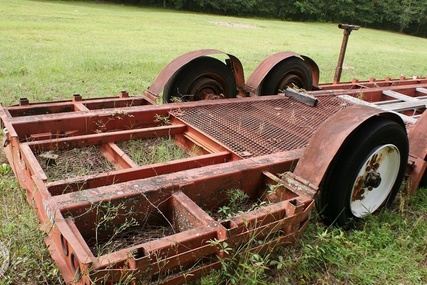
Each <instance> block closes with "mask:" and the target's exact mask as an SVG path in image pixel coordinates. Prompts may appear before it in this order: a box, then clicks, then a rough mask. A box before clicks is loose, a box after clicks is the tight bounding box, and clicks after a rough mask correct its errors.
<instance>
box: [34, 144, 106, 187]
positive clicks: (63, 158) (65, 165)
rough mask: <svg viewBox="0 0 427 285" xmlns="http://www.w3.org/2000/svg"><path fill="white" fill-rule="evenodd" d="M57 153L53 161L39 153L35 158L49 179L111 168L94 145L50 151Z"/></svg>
mask: <svg viewBox="0 0 427 285" xmlns="http://www.w3.org/2000/svg"><path fill="white" fill-rule="evenodd" d="M52 154H55V155H57V159H56V160H55V161H49V159H48V160H46V159H45V158H43V157H41V156H40V155H38V156H37V160H38V162H39V163H40V165H41V167H42V168H43V170H44V171H45V173H46V176H47V177H48V179H49V181H56V180H63V179H67V178H75V177H79V176H85V175H90V174H98V173H103V172H107V171H109V170H113V166H112V165H111V163H110V162H109V161H108V160H107V159H106V158H105V157H104V156H103V155H102V154H101V153H100V151H99V150H98V148H97V147H96V146H89V147H83V148H75V149H70V150H58V151H52Z"/></svg>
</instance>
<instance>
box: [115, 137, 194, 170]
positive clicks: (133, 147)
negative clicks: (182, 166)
mask: <svg viewBox="0 0 427 285" xmlns="http://www.w3.org/2000/svg"><path fill="white" fill-rule="evenodd" d="M117 145H118V146H119V147H120V148H121V149H122V150H123V151H124V152H125V153H126V154H127V155H128V156H129V157H130V158H131V159H132V160H133V161H134V162H135V163H136V164H138V165H147V164H154V163H161V162H168V161H171V160H176V159H181V158H187V157H191V156H194V155H195V154H194V153H192V152H190V153H186V152H185V151H184V150H183V149H182V148H181V147H179V146H177V145H176V144H175V140H173V139H171V138H167V137H158V138H152V139H144V140H142V139H141V140H129V141H123V142H118V143H117Z"/></svg>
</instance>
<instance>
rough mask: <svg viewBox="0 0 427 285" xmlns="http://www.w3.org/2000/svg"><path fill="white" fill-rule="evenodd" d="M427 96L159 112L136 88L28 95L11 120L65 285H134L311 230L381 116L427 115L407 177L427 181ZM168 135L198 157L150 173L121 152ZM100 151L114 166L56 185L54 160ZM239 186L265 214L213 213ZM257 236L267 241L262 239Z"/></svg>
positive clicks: (11, 148)
mask: <svg viewBox="0 0 427 285" xmlns="http://www.w3.org/2000/svg"><path fill="white" fill-rule="evenodd" d="M426 88H427V78H417V79H410V80H404V79H399V80H384V81H374V80H371V81H368V82H354V83H343V84H341V85H322V86H319V89H320V90H318V91H313V92H310V94H311V95H313V96H315V97H316V98H317V100H318V104H317V106H316V107H311V106H307V105H305V104H303V103H301V102H298V101H296V100H294V99H292V98H289V97H285V96H283V95H277V96H263V97H250V98H236V99H228V100H219V101H203V102H187V103H177V104H169V105H150V102H151V101H150V98H148V99H147V98H146V97H129V96H128V94H127V93H126V92H122V93H121V94H120V96H118V97H115V98H103V99H90V100H84V99H83V98H82V97H81V96H80V95H75V96H73V99H72V100H67V101H60V102H54V103H52V102H49V103H31V102H28V100H22V102H21V104H20V105H17V106H10V107H1V108H0V117H1V119H2V127H3V128H5V129H6V130H7V132H6V134H5V136H4V140H3V145H4V149H5V152H6V155H7V158H8V160H9V162H10V164H11V166H12V168H13V170H14V172H15V175H16V176H17V178H18V180H19V182H20V185H21V186H22V187H24V188H25V189H26V194H27V198H28V201H29V202H30V204H31V205H33V206H34V208H35V210H36V213H37V215H38V217H39V219H40V222H41V225H42V228H43V229H44V230H45V231H46V233H47V234H48V238H47V243H48V245H49V247H50V249H51V252H52V257H53V258H54V260H55V262H56V263H57V264H58V266H59V268H60V271H61V274H62V275H63V277H64V279H65V280H66V282H69V283H70V284H92V283H91V282H93V283H101V280H106V281H107V282H110V283H115V282H120V281H121V280H123V279H125V278H131V279H132V278H133V279H135V280H143V279H148V281H150V282H159V283H162V284H183V283H186V282H189V281H191V280H194V279H196V278H199V277H200V276H203V275H205V274H206V273H207V272H209V271H210V270H212V269H218V268H219V267H220V262H219V258H224V257H225V255H224V253H223V252H222V251H221V250H220V248H219V247H218V246H213V245H212V244H211V243H210V242H209V241H214V240H222V241H225V242H227V243H228V244H229V246H230V247H231V248H232V249H233V251H236V250H237V248H239V246H241V245H242V244H245V245H247V246H248V247H249V249H250V250H253V251H260V252H262V251H267V250H270V249H272V248H273V247H275V246H277V245H284V244H292V243H294V242H295V241H296V240H297V239H298V238H299V236H300V235H301V233H302V232H303V231H304V229H305V227H306V225H307V219H308V214H309V212H310V211H311V209H312V207H313V197H314V195H315V194H316V191H317V186H318V185H319V183H320V181H321V179H322V177H323V176H322V175H323V174H324V172H325V171H326V168H327V165H328V162H329V161H331V159H333V156H334V154H335V152H336V151H337V149H338V148H339V146H340V143H341V142H342V141H343V140H345V138H346V136H347V135H348V134H349V133H351V131H352V130H354V129H355V128H357V126H358V125H359V124H361V122H363V121H365V120H367V119H369V118H371V117H372V116H377V115H380V116H387V117H388V118H390V119H393V120H396V121H399V122H401V119H400V117H399V114H400V115H404V116H407V117H410V118H412V119H413V120H415V121H416V120H419V123H420V124H418V123H416V124H415V125H413V124H411V123H408V124H407V128H408V129H409V130H410V136H409V138H410V141H411V140H413V143H412V144H411V153H412V154H413V156H412V158H413V159H414V160H417V161H418V162H419V163H420V164H416V163H415V164H412V168H411V167H408V173H409V174H411V170H413V169H414V170H413V172H412V173H417V174H416V175H417V176H416V177H417V179H419V177H420V175H421V174H420V173H422V174H423V172H424V170H425V155H426V154H425V138H424V136H423V131H424V130H425V127H426V126H425V124H426V122H425V119H424V117H425V115H421V114H423V112H424V110H425V106H424V107H419V106H418V104H415V105H414V103H418V102H415V101H414V100H423V99H422V97H423V96H425V93H424V90H425V89H426ZM390 91H393V92H398V93H399V94H396V93H390ZM361 94H362V95H361ZM340 95H349V96H350V97H352V98H355V99H357V98H362V97H363V99H365V100H366V101H368V103H369V104H372V105H374V107H366V106H359V105H356V106H355V104H358V102H359V101H357V100H356V101H355V102H348V101H346V100H344V99H341V98H339V97H338V96H340ZM390 96H394V98H392V97H390ZM405 96H406V97H405ZM396 97H397V98H399V99H396ZM407 97H410V98H409V99H408V98H407ZM359 100H360V99H359ZM384 102H385V103H384ZM151 103H152V102H151ZM402 103H404V104H406V105H405V106H406V107H407V108H409V109H405V108H404V109H402ZM399 104H400V105H399ZM409 105H410V106H409ZM384 106H387V108H389V109H390V110H394V108H395V107H396V108H397V106H398V108H399V109H398V110H396V111H393V112H396V114H393V113H390V111H384V110H381V108H384ZM408 106H409V107H408ZM414 106H415V107H414ZM410 112H412V113H411V114H409V113H410ZM420 115H421V118H419V116H420ZM324 121H326V123H324V124H322V122H324ZM157 137H167V138H169V137H170V138H172V139H174V140H175V141H176V144H177V145H179V146H180V147H182V148H183V149H185V150H187V151H188V152H190V150H197V151H195V155H194V156H192V157H187V158H182V159H177V160H171V161H169V162H166V163H155V164H148V165H139V164H138V163H136V162H135V161H134V160H132V159H131V158H130V157H129V156H128V154H127V153H126V152H125V151H124V150H123V149H122V148H121V147H120V142H124V141H130V140H135V139H141V140H147V139H150V138H157ZM141 144H142V143H141ZM307 145H308V146H307ZM89 147H92V148H91V151H93V152H92V154H89V156H88V157H89V158H94V154H95V153H96V154H97V157H98V156H100V157H101V158H103V159H104V160H105V161H106V162H108V163H109V164H110V165H111V167H110V168H107V169H101V171H98V172H96V171H95V172H90V173H87V174H84V175H78V174H77V175H74V176H72V175H73V173H71V172H70V173H69V175H68V177H67V178H59V179H52V177H51V176H50V175H49V173H48V172H49V169H51V168H54V167H57V164H60V163H57V164H51V163H49V162H48V161H47V160H48V159H49V158H52V157H55V160H60V159H61V156H63V155H64V153H65V152H69V151H74V150H81V149H85V148H89ZM40 155H41V156H42V157H40ZM55 155H58V157H56V156H55ZM43 156H44V157H45V158H44V159H43ZM46 157H47V158H46ZM90 161H91V159H88V160H87V162H88V164H89V162H90ZM418 162H417V163H418ZM297 163H298V164H297ZM295 165H297V167H296V169H295V171H294V172H293V173H291V172H290V171H292V170H293V168H294V167H295ZM414 165H415V166H414ZM283 173H285V174H283ZM268 185H274V187H273V188H274V189H275V190H274V191H271V189H272V188H271V187H269V186H268ZM227 189H240V190H242V191H244V192H245V193H246V194H247V195H248V196H249V197H250V199H251V200H252V201H253V202H257V201H262V202H265V203H266V205H264V204H263V205H264V206H263V207H261V208H255V209H253V210H251V211H248V212H245V213H241V214H234V215H232V217H231V218H225V219H221V218H218V217H216V216H215V215H214V214H213V213H214V212H215V211H216V210H217V209H218V207H220V206H222V205H226V203H227V196H226V191H227ZM124 224H127V225H128V227H127V228H125V229H123V228H121V226H122V225H124ZM147 232H150V233H151V236H147ZM99 237H102V238H99ZM254 237H255V238H260V239H263V240H264V241H265V243H264V244H263V245H261V246H259V245H257V244H252V243H250V242H249V241H250V240H252V239H253V238H254ZM108 245H110V246H112V247H110V248H109V247H108Z"/></svg>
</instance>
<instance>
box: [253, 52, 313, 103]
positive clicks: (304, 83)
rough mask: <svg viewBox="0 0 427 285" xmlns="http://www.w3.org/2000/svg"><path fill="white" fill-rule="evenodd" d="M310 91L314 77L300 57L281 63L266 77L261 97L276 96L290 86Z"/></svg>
mask: <svg viewBox="0 0 427 285" xmlns="http://www.w3.org/2000/svg"><path fill="white" fill-rule="evenodd" d="M292 85H295V86H297V87H298V88H302V89H305V90H307V91H310V90H311V89H312V88H313V76H312V73H311V69H310V67H309V66H308V64H307V63H306V62H305V61H304V60H302V59H301V58H299V57H291V58H288V59H285V60H283V61H281V62H279V63H278V64H277V65H276V66H275V67H273V69H272V70H271V71H270V72H269V73H268V74H267V75H266V76H265V78H264V80H263V81H262V84H261V88H260V95H261V96H262V95H274V94H278V93H280V92H281V90H285V89H286V88H287V87H288V86H290V87H293V86H292Z"/></svg>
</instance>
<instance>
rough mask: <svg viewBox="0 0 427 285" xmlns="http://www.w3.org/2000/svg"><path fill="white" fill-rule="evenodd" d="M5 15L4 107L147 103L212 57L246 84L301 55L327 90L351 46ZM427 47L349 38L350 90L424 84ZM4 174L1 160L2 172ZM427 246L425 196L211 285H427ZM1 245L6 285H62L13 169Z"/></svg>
mask: <svg viewBox="0 0 427 285" xmlns="http://www.w3.org/2000/svg"><path fill="white" fill-rule="evenodd" d="M0 14H1V17H0V39H1V40H0V102H2V104H4V105H10V104H15V103H17V102H18V99H19V98H22V97H27V98H29V99H30V101H46V100H56V99H64V98H65V99H69V98H70V97H71V95H72V94H74V93H80V94H81V95H82V96H83V97H84V98H88V97H100V96H109V95H116V94H118V92H119V91H121V90H127V91H128V92H129V93H130V94H131V95H142V93H143V91H144V90H145V89H146V88H147V87H148V86H149V85H150V82H152V80H153V79H154V78H155V76H156V75H157V73H158V72H159V71H160V70H161V69H162V68H163V67H164V66H165V65H166V64H167V63H168V62H169V61H171V60H172V59H173V58H175V57H177V56H179V55H181V54H183V53H185V52H188V51H191V50H195V49H204V48H215V49H219V50H223V51H225V52H228V53H231V54H233V55H235V56H237V57H238V58H239V59H240V60H241V61H242V63H243V66H244V67H245V74H246V77H247V76H249V74H250V73H251V72H252V70H253V69H254V68H255V67H256V66H257V65H258V63H259V62H261V61H262V60H263V59H264V58H265V57H267V56H268V55H270V54H272V53H274V52H279V51H287V50H289V51H295V52H298V53H300V54H304V55H307V56H309V57H311V58H312V59H313V60H315V61H316V62H317V64H318V65H319V67H320V70H321V82H330V81H332V78H333V73H334V68H335V65H336V61H337V57H338V53H339V48H340V45H341V40H342V31H341V30H339V29H338V28H337V26H336V24H312V23H292V22H282V21H272V20H264V19H241V18H231V17H221V16H215V15H202V14H193V13H184V12H176V11H168V10H160V9H149V8H136V7H127V6H119V5H105V4H96V3H84V2H74V1H69V2H61V1H24V0H13V1H2V2H1V3H0ZM227 23H233V25H230V24H228V25H227ZM426 47H427V39H422V38H416V37H410V36H405V35H400V34H395V33H388V32H382V31H376V30H369V29H364V28H362V29H361V30H359V31H357V32H353V33H352V34H351V37H350V41H349V46H348V50H347V57H346V60H345V64H346V65H347V66H348V68H347V69H346V70H344V73H343V76H342V80H343V81H348V80H351V79H352V78H358V79H361V80H364V79H365V80H366V79H369V78H370V77H376V78H378V79H380V78H384V77H386V76H390V77H399V76H408V77H409V76H414V75H419V76H426V75H427V49H426ZM4 162H6V160H5V158H4V156H3V155H1V156H0V165H1V164H2V163H4ZM426 238H427V194H426V191H418V195H417V196H416V197H406V196H405V195H402V196H401V199H400V200H399V201H398V202H397V203H395V206H394V207H393V208H392V209H390V210H387V211H385V212H383V213H381V214H380V215H376V216H372V217H369V218H368V219H367V222H366V223H364V224H361V225H358V227H357V228H356V229H355V230H352V231H348V232H344V231H342V230H340V229H337V228H326V227H324V226H323V225H322V224H320V223H318V222H317V221H316V217H313V222H312V223H311V224H310V226H309V228H308V230H307V232H306V233H305V235H304V236H303V238H302V240H301V242H300V243H299V244H298V245H297V246H296V247H295V248H291V249H282V250H280V251H279V252H277V253H275V254H274V255H271V256H267V257H257V256H255V257H254V256H251V257H249V258H248V259H246V260H245V262H246V263H247V264H249V265H251V266H250V267H247V266H238V267H237V269H236V268H233V269H232V268H228V267H227V266H226V265H224V266H225V267H226V268H224V269H225V270H226V273H222V274H214V275H211V276H209V277H207V278H205V279H204V280H203V282H202V283H203V284H218V283H221V282H224V280H228V281H229V282H234V283H236V284H239V283H243V282H244V283H250V284H271V283H277V284H427V242H426ZM0 241H1V242H2V243H4V244H6V245H7V246H8V248H9V249H10V267H9V270H8V271H7V272H6V274H5V276H1V275H0V284H60V283H61V278H60V275H59V273H58V271H57V269H56V267H55V265H54V264H53V263H52V261H51V259H50V256H49V253H48V251H47V249H46V248H45V246H44V243H43V234H42V233H41V232H40V231H39V230H38V223H37V219H36V217H35V215H34V214H33V210H32V208H31V207H30V206H28V205H27V202H26V201H25V197H24V194H23V192H22V190H21V189H20V188H19V187H18V185H17V182H16V180H15V178H14V176H13V174H11V173H10V172H8V170H7V169H6V167H4V168H1V169H0ZM247 264H246V265H247ZM239 265H244V264H239ZM248 268H249V269H248ZM227 270H228V273H227ZM249 273H250V274H249ZM227 274H228V275H227ZM248 276H250V277H248Z"/></svg>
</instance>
